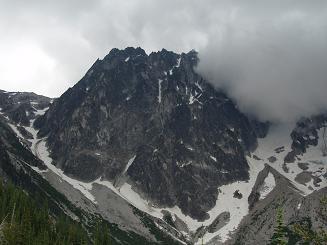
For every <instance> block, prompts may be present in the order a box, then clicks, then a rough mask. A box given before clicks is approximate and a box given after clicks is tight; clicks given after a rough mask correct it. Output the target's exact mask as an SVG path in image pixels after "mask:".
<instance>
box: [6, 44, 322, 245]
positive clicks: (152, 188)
mask: <svg viewBox="0 0 327 245" xmlns="http://www.w3.org/2000/svg"><path fill="white" fill-rule="evenodd" d="M197 63H198V58H197V53H196V52H195V51H191V52H189V53H183V54H176V53H173V52H170V51H167V50H165V49H163V50H161V51H159V52H153V53H151V54H146V53H145V51H144V50H142V49H141V48H126V49H124V50H118V49H113V50H111V51H110V53H109V54H108V55H107V56H106V57H104V58H103V59H102V60H97V61H96V62H95V63H94V64H93V66H92V67H91V68H90V69H89V70H88V71H87V73H86V74H85V76H84V77H83V78H82V79H81V80H80V81H79V82H78V83H77V84H76V85H75V86H73V87H72V88H69V89H68V90H67V91H66V92H65V93H64V94H63V95H62V96H60V97H59V98H57V99H53V100H52V99H47V100H43V101H47V102H41V100H40V101H39V102H38V106H39V107H35V105H36V103H34V102H33V101H34V100H35V99H32V98H31V99H29V102H28V101H26V104H27V106H25V107H24V108H23V109H20V113H18V114H19V115H21V116H20V117H14V116H13V114H15V113H11V112H12V111H14V108H16V109H15V110H18V109H17V108H18V107H19V106H17V105H19V104H21V103H23V100H21V101H20V100H17V101H16V102H10V103H9V102H8V101H10V98H11V97H9V96H15V95H16V94H14V93H8V92H4V91H2V92H0V98H1V96H7V97H5V99H4V100H1V101H4V102H2V103H0V107H1V108H2V110H1V114H2V116H3V120H4V122H5V123H6V124H7V125H8V126H9V128H10V129H11V130H12V132H16V134H17V136H18V139H19V141H20V142H21V144H22V145H23V147H25V149H26V150H27V151H29V152H30V153H33V155H34V156H33V158H35V159H34V160H28V161H27V160H26V162H27V163H28V165H29V166H31V167H32V170H33V171H34V174H36V175H37V176H40V177H42V179H44V181H47V182H48V183H49V184H50V185H51V186H52V187H53V188H55V189H56V191H58V192H60V193H62V194H63V195H64V196H65V197H66V198H67V201H68V202H69V203H71V204H74V206H75V207H76V208H78V209H79V210H82V212H83V213H84V214H85V215H86V216H87V215H88V214H98V215H100V216H101V217H102V218H103V219H104V220H106V221H108V222H109V224H110V225H111V226H110V228H111V229H112V230H114V231H117V230H118V231H119V232H118V231H117V232H114V234H113V236H114V237H115V236H116V234H117V233H119V234H120V237H119V238H117V239H115V241H117V242H118V241H122V240H123V239H127V238H128V237H133V238H134V241H136V240H135V239H136V238H135V237H137V241H139V244H148V243H160V242H161V243H163V244H173V243H176V244H185V243H186V244H201V243H202V241H204V243H206V244H253V243H254V242H256V243H258V244H268V243H269V241H270V239H271V237H272V236H273V233H274V225H275V220H276V216H277V208H278V207H279V206H281V207H282V208H283V210H284V214H285V215H284V223H285V225H286V226H287V227H288V237H289V241H291V242H290V244H295V243H296V241H298V240H299V239H300V237H298V236H297V235H296V234H294V232H293V233H292V225H293V224H295V223H301V222H304V221H308V222H310V225H311V226H310V229H312V231H317V230H319V229H321V228H324V227H325V226H326V224H327V220H326V215H324V214H323V212H322V211H321V205H320V201H321V198H322V197H323V196H325V195H327V181H326V178H327V174H326V171H327V157H326V140H327V136H326V133H325V131H326V126H327V114H321V115H316V116H312V117H310V118H303V119H301V120H299V121H298V122H297V123H296V124H295V125H293V124H274V123H269V122H260V121H258V120H256V119H255V118H252V117H251V116H249V115H246V114H244V113H242V112H241V111H240V110H239V109H238V106H237V105H236V104H235V103H234V102H233V101H232V100H231V99H229V98H228V96H226V94H225V93H224V91H223V90H217V89H215V88H214V87H213V86H212V85H211V84H210V83H209V82H208V81H206V80H205V79H204V78H203V77H202V76H201V75H199V74H198V73H197V70H196V65H197ZM1 94H3V95H1ZM21 98H23V97H21ZM18 102H20V103H18ZM31 102H33V103H31ZM8 104H9V105H8ZM10 104H11V105H10ZM4 105H6V106H4ZM33 107H34V109H33ZM47 107H49V108H48V109H47ZM30 109H31V110H30ZM33 114H34V115H33ZM23 115H25V116H26V117H27V121H25V122H24V120H22V119H19V120H18V119H15V118H23ZM25 131H26V132H25ZM23 132H25V133H23ZM4 139H6V137H4ZM19 152H20V151H19ZM292 242H293V243H292ZM118 243H119V242H118ZM125 244H138V243H135V242H134V243H133V242H132V241H131V240H125Z"/></svg>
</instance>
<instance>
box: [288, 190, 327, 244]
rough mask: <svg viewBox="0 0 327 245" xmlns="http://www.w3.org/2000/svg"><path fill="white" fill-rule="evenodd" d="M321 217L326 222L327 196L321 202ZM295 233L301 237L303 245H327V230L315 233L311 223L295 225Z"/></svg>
mask: <svg viewBox="0 0 327 245" xmlns="http://www.w3.org/2000/svg"><path fill="white" fill-rule="evenodd" d="M319 212H320V215H321V216H322V217H323V219H324V220H326V218H327V196H324V197H322V198H321V200H320V210H319ZM293 232H294V233H295V234H296V235H297V236H298V237H300V240H301V241H302V244H316V245H323V244H327V230H326V229H320V230H318V231H313V230H312V229H311V222H305V223H304V224H294V225H293Z"/></svg>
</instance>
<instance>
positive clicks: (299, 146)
mask: <svg viewBox="0 0 327 245" xmlns="http://www.w3.org/2000/svg"><path fill="white" fill-rule="evenodd" d="M321 128H323V130H324V135H323V139H322V140H323V142H324V148H323V149H321V150H322V152H323V154H324V155H327V142H326V138H327V133H326V128H327V113H323V114H319V115H316V116H312V117H310V118H302V119H301V120H299V121H298V122H297V123H296V127H295V129H294V130H293V131H292V133H291V138H292V140H293V143H292V151H291V152H289V153H288V154H287V155H286V157H285V162H294V160H295V157H296V156H297V155H299V154H302V153H305V152H306V149H307V148H308V147H310V145H311V146H317V144H318V140H319V135H318V131H317V130H319V129H321Z"/></svg>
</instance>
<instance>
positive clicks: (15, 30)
mask: <svg viewBox="0 0 327 245" xmlns="http://www.w3.org/2000/svg"><path fill="white" fill-rule="evenodd" d="M326 4H327V3H326V1H306V0H297V1H295V0H274V1H272V0H271V1H265V0H260V1H259V0H251V1H228V0H220V1H219V0H203V1H198V0H197V1H195V0H174V1H173V0H165V1H153V0H124V1H118V0H93V1H89V0H70V1H66V0H57V1H50V0H30V1H24V0H0V35H1V38H0V53H1V55H0V87H1V88H3V89H8V90H29V91H36V92H39V93H42V94H47V95H50V96H58V95H60V93H62V92H63V91H65V90H66V89H67V88H68V87H69V86H72V85H73V84H74V83H76V82H77V81H78V80H79V79H80V77H81V76H82V75H83V74H84V73H85V71H86V70H87V69H88V67H89V66H90V65H91V64H92V63H93V62H94V61H95V59H96V58H98V57H100V58H101V57H103V56H104V55H106V54H107V53H108V51H109V50H110V49H111V48H113V47H118V48H124V47H126V46H141V47H143V48H144V49H145V50H146V51H147V52H150V51H155V50H159V49H162V48H166V49H170V50H174V51H177V52H182V51H189V50H190V49H193V48H194V49H196V50H198V51H199V53H200V59H201V62H200V65H199V68H198V69H199V72H201V73H202V74H204V75H205V76H206V77H207V78H208V79H209V80H210V81H211V82H212V83H213V84H215V85H216V86H217V87H223V88H225V89H226V90H227V92H228V94H229V95H230V96H231V97H232V98H234V99H235V100H236V101H237V102H238V104H239V107H240V108H241V109H242V110H244V111H245V112H249V111H251V112H253V113H254V114H255V115H257V116H259V117H260V118H264V119H272V120H293V119H294V118H296V117H298V116H299V115H302V114H304V115H308V114H311V113H314V112H316V111H318V110H319V109H321V107H326V106H327V103H326V99H325V96H324V91H327V88H326V84H327V83H326V79H325V78H326V71H325V70H326V69H325V67H327V66H326V65H327V62H326V57H327V56H326V47H327V45H326V42H327V41H326V38H327V37H326V28H327V27H326V23H327V20H326V18H327V17H326V16H327V15H326V11H327V5H326Z"/></svg>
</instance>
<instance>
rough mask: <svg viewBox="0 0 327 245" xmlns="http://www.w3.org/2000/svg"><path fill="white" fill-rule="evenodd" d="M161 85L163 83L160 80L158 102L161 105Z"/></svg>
mask: <svg viewBox="0 0 327 245" xmlns="http://www.w3.org/2000/svg"><path fill="white" fill-rule="evenodd" d="M161 83H162V80H161V79H159V80H158V89H159V94H158V102H159V103H161Z"/></svg>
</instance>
